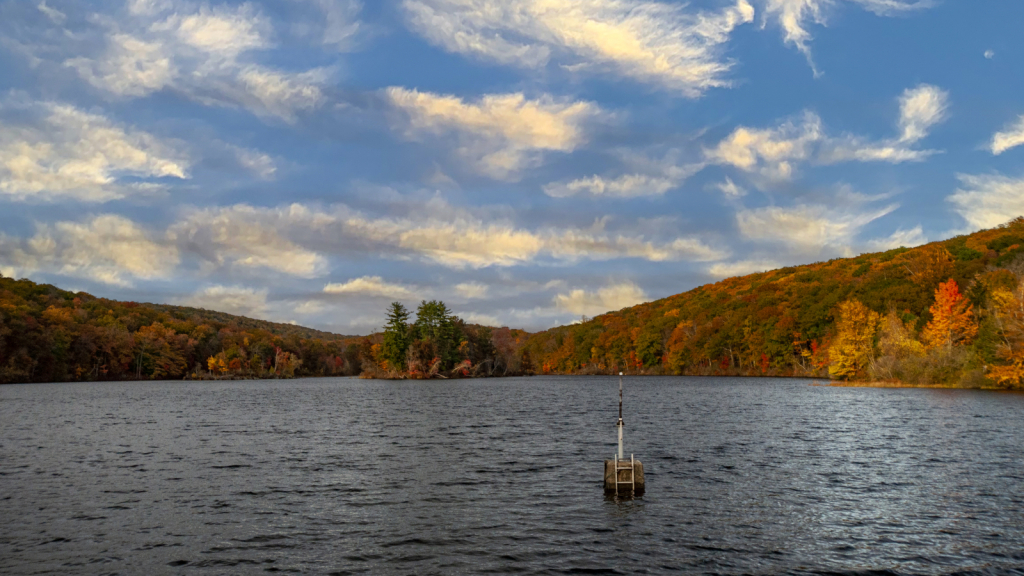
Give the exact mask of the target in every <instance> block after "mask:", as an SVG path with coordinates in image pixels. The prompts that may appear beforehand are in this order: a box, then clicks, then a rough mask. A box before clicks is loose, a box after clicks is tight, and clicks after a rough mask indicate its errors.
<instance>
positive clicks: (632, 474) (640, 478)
mask: <svg viewBox="0 0 1024 576" xmlns="http://www.w3.org/2000/svg"><path fill="white" fill-rule="evenodd" d="M625 426H626V424H625V422H623V421H622V372H619V421H618V422H616V423H615V427H616V428H618V432H619V452H618V454H616V455H615V456H613V457H612V459H611V460H605V461H604V489H605V492H614V493H615V494H616V495H618V494H619V493H620V492H622V491H626V492H628V493H631V494H634V495H637V496H639V495H642V494H643V493H644V465H643V464H642V463H641V462H640V461H639V460H637V459H636V458H634V457H633V455H632V454H630V455H629V460H626V453H625V451H624V450H623V449H622V429H623V428H624V427H625Z"/></svg>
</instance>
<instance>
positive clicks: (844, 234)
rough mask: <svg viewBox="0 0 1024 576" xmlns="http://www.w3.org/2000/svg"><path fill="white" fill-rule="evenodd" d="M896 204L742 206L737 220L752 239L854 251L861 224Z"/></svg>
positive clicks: (796, 246)
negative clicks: (863, 206)
mask: <svg viewBox="0 0 1024 576" xmlns="http://www.w3.org/2000/svg"><path fill="white" fill-rule="evenodd" d="M896 208H898V205H895V204H892V205H889V206H886V207H883V208H878V209H869V210H856V209H854V208H853V207H843V208H829V207H825V206H820V205H797V206H793V207H790V208H781V207H778V206H768V207H764V208H757V209H753V210H747V209H744V210H740V211H739V212H737V214H736V223H737V226H738V227H739V231H740V233H741V234H742V235H743V236H744V237H745V238H747V239H749V240H757V241H768V242H778V243H782V244H784V245H788V246H790V247H791V248H793V249H795V250H798V251H800V252H802V253H807V254H817V253H820V252H821V251H822V250H823V249H826V248H832V249H838V250H840V251H841V252H842V253H844V254H845V255H850V253H851V250H850V246H851V244H853V241H854V239H855V237H856V235H857V234H858V233H859V232H860V230H861V228H863V227H864V226H865V225H867V224H868V223H870V222H873V221H874V220H877V219H879V218H881V217H882V216H885V215H886V214H889V213H890V212H892V211H893V210H895V209H896Z"/></svg>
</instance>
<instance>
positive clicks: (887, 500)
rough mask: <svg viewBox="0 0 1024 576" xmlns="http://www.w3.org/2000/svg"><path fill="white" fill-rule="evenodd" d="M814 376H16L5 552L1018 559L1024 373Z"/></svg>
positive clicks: (469, 560)
mask: <svg viewBox="0 0 1024 576" xmlns="http://www.w3.org/2000/svg"><path fill="white" fill-rule="evenodd" d="M808 384H809V382H808V381H799V380H751V379H699V378H646V379H628V380H627V388H626V413H627V422H628V423H629V425H628V426H627V428H626V447H627V451H629V452H632V453H635V454H636V455H637V457H638V458H639V459H641V460H642V461H643V462H644V468H645V470H644V472H645V478H646V493H645V494H644V495H643V497H640V498H628V497H625V496H623V495H620V496H619V497H615V496H605V495H604V494H603V489H602V465H603V461H604V459H606V458H607V457H608V456H609V455H611V454H612V453H613V451H614V448H615V440H616V439H615V428H614V423H615V420H616V418H617V410H618V404H617V399H618V381H617V379H615V378H558V377H543V378H542V377H536V378H527V379H509V380H486V381H465V380H463V381H454V382H390V383H389V382H376V381H366V380H353V379H309V380H299V381H281V382H275V381H267V382H203V383H180V382H163V383H127V384H125V383H119V384H83V385H78V384H74V385H27V386H5V387H0V502H2V503H3V515H4V522H3V523H0V572H2V573H4V574H8V573H10V574H24V573H36V572H43V571H54V572H61V573H78V572H81V573H125V574H134V573H147V572H149V573H154V572H155V573H165V572H173V573H188V572H207V573H211V574H223V573H239V574H248V573H252V572H254V571H295V572H303V573H338V574H345V573H360V572H366V573H375V574H376V573H382V574H390V573H395V574H413V573H417V574H419V573H483V572H510V573H512V572H514V573H571V572H588V571H594V572H602V571H603V572H607V573H634V572H637V571H646V572H647V573H676V572H689V573H693V572H700V573H722V574H777V573H780V572H790V573H816V572H829V573H835V572H840V573H861V572H870V571H873V570H891V571H893V572H895V573H907V574H910V573H913V574H945V573H953V572H964V571H984V572H986V573H1000V572H1002V573H1018V574H1019V573H1021V572H1020V571H1019V568H1020V566H1022V565H1024V496H1022V494H1024V490H1022V488H1024V464H1022V459H1021V457H1020V454H1021V452H1020V450H1021V446H1024V425H1022V415H1024V396H1022V395H1014V394H999V393H990V392H972V391H945V390H943V391H935V390H916V389H915V390H879V389H856V388H828V387H814V386H809V385H808ZM1015 570H1016V572H1014V571H1015Z"/></svg>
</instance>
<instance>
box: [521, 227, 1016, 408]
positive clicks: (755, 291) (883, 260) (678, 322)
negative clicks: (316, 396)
mask: <svg viewBox="0 0 1024 576" xmlns="http://www.w3.org/2000/svg"><path fill="white" fill-rule="evenodd" d="M526 350H527V351H528V352H530V354H531V355H532V357H533V358H534V359H535V362H536V364H537V366H538V372H539V373H551V374H611V373H615V372H618V371H626V372H629V373H636V374H694V375H748V376H812V377H826V378H835V379H846V380H889V381H899V382H904V383H908V384H929V385H949V386H969V387H1001V388H1021V387H1024V218H1017V219H1015V220H1013V221H1011V222H1009V223H1007V224H1005V225H1003V226H999V227H997V228H993V229H990V230H982V231H979V232H976V233H974V234H971V235H966V236H958V237H956V238H953V239H950V240H946V241H943V242H933V243H931V244H927V245H924V246H920V247H917V248H912V249H908V248H897V249H894V250H889V251H886V252H882V253H875V254H865V255H862V256H858V257H856V258H839V259H834V260H829V261H827V262H818V263H814V264H809V265H805V266H796V267H787V268H781V269H779V270H773V271H769V272H763V273H757V274H750V275H747V276H743V277H736V278H729V279H726V280H723V281H721V282H718V283H715V284H710V285H706V286H701V287H698V288H696V289H694V290H691V291H689V292H686V293H682V294H677V295H675V296H670V297H668V298H664V299H661V300H657V301H655V302H650V303H647V304H641V305H639V306H634V307H632V308H628V309H625V310H620V311H616V312H611V313H608V314H604V315H601V316H598V317H596V318H594V319H590V320H587V321H584V322H581V323H579V324H576V325H572V326H561V327H558V328H553V329H551V330H548V331H545V332H541V333H537V334H533V335H531V336H530V338H529V340H528V341H527V344H526Z"/></svg>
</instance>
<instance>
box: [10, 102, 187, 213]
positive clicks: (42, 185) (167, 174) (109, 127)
mask: <svg viewBox="0 0 1024 576" xmlns="http://www.w3.org/2000/svg"><path fill="white" fill-rule="evenodd" d="M0 114H2V117H0V193H2V194H4V195H6V196H7V197H8V198H10V199H14V200H29V199H31V200H36V201H39V200H43V201H47V200H56V199H60V198H74V199H77V200H83V201H89V202H101V201H105V200H111V199H115V198H122V197H124V196H127V195H130V194H132V193H133V192H138V191H140V190H142V189H144V186H140V185H144V184H145V183H146V182H147V181H148V182H149V183H151V184H152V183H154V182H156V181H158V180H154V179H160V178H175V179H184V178H186V177H187V176H188V170H189V167H190V162H189V159H188V156H187V155H186V153H184V152H183V151H182V150H181V145H180V144H178V143H175V142H172V141H169V140H162V139H160V138H157V137H155V136H153V135H151V134H149V133H146V132H143V131H140V130H134V129H131V128H128V127H125V126H121V125H119V124H117V123H115V122H113V121H111V120H109V119H107V118H105V117H103V116H100V115H98V114H95V113H90V112H84V111H82V110H79V109H78V108H75V107H74V106H70V105H67V104H59V103H53V102H42V103H35V104H23V103H17V102H15V103H10V104H6V105H3V106H0ZM125 177H129V178H131V179H132V182H131V183H129V182H126V181H125ZM140 179H141V180H140Z"/></svg>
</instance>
